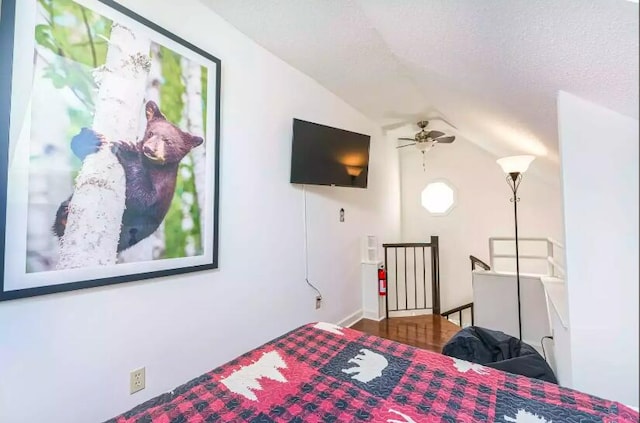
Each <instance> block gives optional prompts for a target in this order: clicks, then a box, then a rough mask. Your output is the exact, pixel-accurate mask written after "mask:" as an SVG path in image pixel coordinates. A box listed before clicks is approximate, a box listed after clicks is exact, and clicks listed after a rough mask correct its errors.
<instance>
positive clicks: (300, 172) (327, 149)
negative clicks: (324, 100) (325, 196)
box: [291, 119, 371, 188]
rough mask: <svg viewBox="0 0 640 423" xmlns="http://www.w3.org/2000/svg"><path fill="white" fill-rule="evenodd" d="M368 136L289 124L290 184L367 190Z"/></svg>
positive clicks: (297, 121)
mask: <svg viewBox="0 0 640 423" xmlns="http://www.w3.org/2000/svg"><path fill="white" fill-rule="evenodd" d="M370 139H371V137H370V136H369V135H363V134H358V133H356V132H351V131H346V130H344V129H337V128H332V127H330V126H325V125H320V124H318V123H313V122H307V121H304V120H300V119H294V120H293V145H292V149H291V150H292V153H291V183H294V184H308V185H335V186H340V187H357V188H366V187H367V177H368V175H369V172H368V170H369V169H368V167H369V141H370Z"/></svg>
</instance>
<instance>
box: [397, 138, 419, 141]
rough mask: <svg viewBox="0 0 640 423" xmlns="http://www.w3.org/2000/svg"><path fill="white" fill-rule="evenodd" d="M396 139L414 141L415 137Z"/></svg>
mask: <svg viewBox="0 0 640 423" xmlns="http://www.w3.org/2000/svg"><path fill="white" fill-rule="evenodd" d="M398 139H399V140H402V141H415V138H398Z"/></svg>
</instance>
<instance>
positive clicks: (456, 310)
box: [440, 303, 474, 326]
mask: <svg viewBox="0 0 640 423" xmlns="http://www.w3.org/2000/svg"><path fill="white" fill-rule="evenodd" d="M468 308H469V309H471V326H473V323H474V321H473V320H474V319H473V303H468V304H463V305H461V306H459V307H456V308H452V309H451V310H447V311H445V312H443V313H440V316H442V317H444V318H445V319H447V320H449V316H450V315H452V314H455V313H458V322H459V323H460V326H462V312H463V311H464V310H466V309H468Z"/></svg>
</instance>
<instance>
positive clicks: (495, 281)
mask: <svg viewBox="0 0 640 423" xmlns="http://www.w3.org/2000/svg"><path fill="white" fill-rule="evenodd" d="M473 307H474V317H475V322H474V323H475V324H476V325H478V326H481V327H484V328H488V329H493V330H499V331H502V332H504V333H506V334H508V335H511V336H514V337H516V338H517V337H518V332H519V330H518V288H517V284H516V276H515V275H513V274H503V273H495V272H483V271H477V272H474V273H473ZM520 315H521V316H522V340H523V341H524V342H526V343H527V344H529V345H531V346H533V347H535V348H537V349H538V351H540V352H542V349H541V345H540V340H541V339H542V337H543V336H548V335H551V327H550V324H549V314H548V313H547V302H546V297H545V293H544V287H543V286H542V282H540V277H539V276H525V275H520Z"/></svg>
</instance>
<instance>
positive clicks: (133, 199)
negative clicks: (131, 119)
mask: <svg viewBox="0 0 640 423" xmlns="http://www.w3.org/2000/svg"><path fill="white" fill-rule="evenodd" d="M145 111H146V116H147V127H146V129H145V133H144V137H143V138H142V140H140V141H139V142H138V143H137V144H134V143H130V142H126V141H117V142H113V143H112V144H111V148H112V151H113V153H114V154H115V155H116V157H117V158H118V161H119V162H120V164H121V165H122V167H123V168H124V173H125V177H126V182H127V186H126V199H125V207H126V208H125V210H124V214H123V215H122V226H121V229H120V241H119V242H118V252H120V251H123V250H126V249H127V248H129V247H131V246H132V245H135V244H137V243H138V242H140V241H141V240H143V239H144V238H146V237H148V236H149V235H151V234H152V233H153V232H155V230H156V229H157V228H158V226H159V225H160V223H161V222H162V220H163V219H164V217H165V215H166V214H167V211H168V210H169V206H170V205H171V200H172V198H173V194H174V191H175V188H176V178H177V175H178V165H179V163H180V161H181V160H182V159H183V158H184V156H186V155H187V153H189V151H191V150H192V149H193V148H195V147H197V146H199V145H200V144H202V142H203V139H202V138H201V137H197V136H194V135H191V134H188V133H186V132H184V131H182V130H180V128H178V127H177V126H175V125H174V124H172V123H171V122H169V121H168V120H167V119H166V118H165V116H164V115H163V114H162V113H161V112H160V109H158V105H157V104H156V103H154V102H153V101H149V102H147V104H146V106H145ZM105 143H106V140H105V139H104V137H102V136H101V135H100V134H97V133H96V132H94V131H93V130H91V129H88V128H83V129H82V130H81V131H80V133H79V134H78V135H76V136H74V137H73V139H72V140H71V150H73V153H74V154H75V155H76V156H77V157H78V158H80V159H81V160H84V158H85V157H86V156H88V155H89V154H93V153H95V152H97V151H98V150H99V149H100V148H101V147H102V145H105ZM70 201H71V197H70V198H69V199H68V200H66V201H64V202H63V203H62V204H61V205H60V207H59V208H58V212H57V213H56V218H55V223H54V224H53V231H54V233H55V234H56V235H57V236H58V237H62V235H64V231H65V227H66V224H67V216H68V206H69V202H70Z"/></svg>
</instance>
